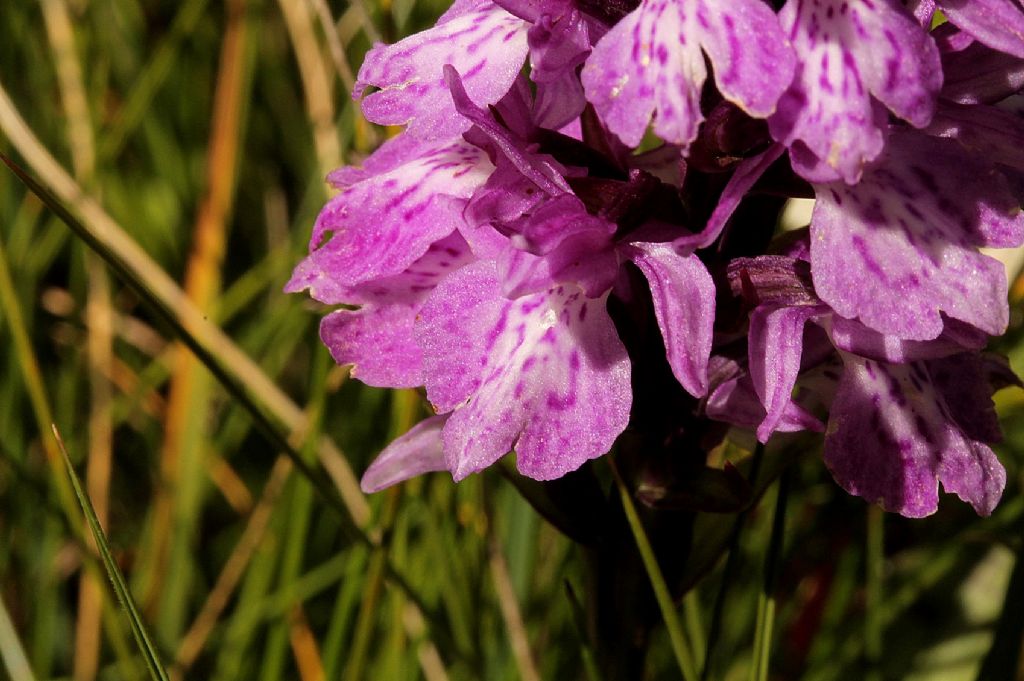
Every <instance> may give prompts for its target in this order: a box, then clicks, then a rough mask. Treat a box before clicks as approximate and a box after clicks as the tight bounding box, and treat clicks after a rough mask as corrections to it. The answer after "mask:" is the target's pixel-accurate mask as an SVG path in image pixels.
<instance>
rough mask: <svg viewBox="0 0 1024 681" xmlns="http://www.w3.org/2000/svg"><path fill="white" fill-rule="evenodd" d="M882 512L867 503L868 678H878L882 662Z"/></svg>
mask: <svg viewBox="0 0 1024 681" xmlns="http://www.w3.org/2000/svg"><path fill="white" fill-rule="evenodd" d="M884 533H885V512H884V511H883V510H882V509H881V508H880V507H878V506H874V505H872V506H869V507H868V514H867V546H866V549H867V551H866V559H867V571H866V572H867V574H866V577H867V579H866V584H865V588H864V596H865V603H864V656H865V657H866V658H867V664H868V675H867V681H881V679H882V672H881V663H882V630H883V626H882V621H881V614H882V612H881V611H882V603H883V593H882V575H883V572H884V567H885V534H884Z"/></svg>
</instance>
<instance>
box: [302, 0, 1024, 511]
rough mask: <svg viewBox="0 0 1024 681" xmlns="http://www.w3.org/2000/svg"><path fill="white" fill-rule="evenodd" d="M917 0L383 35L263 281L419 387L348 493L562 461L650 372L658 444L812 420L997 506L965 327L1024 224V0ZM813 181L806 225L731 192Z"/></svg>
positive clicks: (915, 483)
mask: <svg viewBox="0 0 1024 681" xmlns="http://www.w3.org/2000/svg"><path fill="white" fill-rule="evenodd" d="M938 7H939V8H941V9H942V10H943V13H944V14H945V16H947V17H948V18H949V20H950V22H951V25H944V26H941V27H939V28H938V29H936V30H933V31H930V30H928V29H929V27H930V25H931V21H932V15H933V13H934V11H935V8H936V4H935V3H933V2H931V1H930V0H922V1H921V2H916V3H911V4H910V5H908V6H904V5H903V4H901V3H899V2H897V1H896V0H873V1H872V2H870V3H869V2H863V3H848V2H844V1H842V0H817V1H814V2H811V1H810V0H787V2H786V3H785V5H784V6H783V7H782V9H781V11H779V12H778V13H776V12H775V11H773V10H772V8H771V7H770V6H769V4H768V3H766V2H763V1H762V0H727V1H726V0H721V1H718V2H711V1H710V0H699V1H695V2H684V1H683V0H640V2H639V4H634V3H631V2H600V1H598V0H498V1H497V2H493V1H492V0H457V2H456V3H455V4H454V5H453V6H452V8H451V9H450V10H449V11H448V12H447V13H445V15H444V16H442V17H441V18H440V19H439V20H438V22H437V24H436V25H435V26H434V27H433V28H430V29H428V30H426V31H424V32H422V33H420V34H417V35H414V36H411V37H409V38H406V39H404V40H402V41H400V42H398V43H396V44H394V45H390V46H384V45H378V46H375V47H374V48H373V50H372V51H371V52H370V54H369V55H368V56H367V59H366V62H365V63H364V65H363V67H362V68H361V69H360V72H359V79H358V81H359V82H358V84H357V87H356V92H355V93H354V94H355V95H356V96H357V97H358V96H363V95H365V97H364V98H363V102H362V106H363V111H364V113H365V115H366V116H367V118H368V119H370V120H371V121H373V122H377V123H382V124H388V125H405V126H406V130H405V131H404V132H403V133H402V134H401V135H399V136H398V137H397V138H395V139H393V140H391V141H389V142H388V143H387V144H385V145H384V146H383V147H382V148H381V149H380V150H378V151H377V152H376V153H374V154H373V155H372V156H370V157H369V158H368V159H367V160H366V161H365V163H364V164H363V166H362V168H345V169H340V170H339V171H336V172H335V173H333V174H332V176H331V181H332V183H334V185H335V186H336V187H337V188H339V189H340V190H341V191H340V193H339V194H338V195H337V196H336V197H335V198H333V199H332V200H331V201H330V202H329V203H328V204H327V206H326V207H325V208H324V210H323V211H322V213H321V215H320V217H319V218H318V220H317V223H316V226H315V228H314V231H313V235H312V238H311V241H310V254H309V256H308V257H307V258H306V259H305V260H304V261H303V262H302V263H300V264H299V266H298V267H297V268H296V270H295V273H294V275H293V277H292V280H291V281H290V282H289V284H288V286H287V290H289V291H299V290H303V289H308V290H309V291H310V294H311V295H312V297H314V298H316V299H317V300H320V301H321V302H324V303H326V304H328V305H345V306H347V307H345V308H344V309H339V310H336V311H333V312H331V313H330V314H329V315H328V316H327V317H326V318H325V319H324V321H323V323H322V326H321V337H322V338H323V340H324V342H325V343H326V344H327V346H328V347H329V348H330V349H331V352H332V354H333V356H334V358H335V359H336V360H337V361H338V362H339V363H348V364H353V365H354V368H353V375H354V376H356V377H358V378H360V379H362V380H363V381H365V382H367V383H369V384H371V385H378V386H394V387H420V386H422V387H423V388H424V389H425V392H426V396H427V399H428V400H429V401H430V403H431V404H432V405H433V407H434V409H435V411H436V415H435V416H432V417H430V418H428V419H426V420H425V421H423V422H422V423H420V424H419V425H417V426H416V427H414V428H413V429H412V430H411V431H410V432H409V433H407V434H406V435H404V436H403V437H401V438H399V439H398V440H396V441H395V442H393V443H392V444H391V445H390V446H389V447H388V448H387V449H386V450H385V451H384V452H383V453H382V454H381V455H380V457H378V459H377V460H376V461H375V462H374V463H373V465H372V466H371V467H370V468H369V470H368V471H367V472H366V475H365V476H364V479H363V487H364V489H365V490H367V491H374V490H377V489H381V488H383V487H386V486H388V485H391V484H395V483H397V482H400V481H402V480H404V479H407V478H408V477H411V476H413V475H418V474H420V473H424V472H428V471H442V470H445V471H449V472H450V473H451V474H452V475H453V476H454V478H455V479H456V480H459V479H462V478H464V477H465V476H467V475H470V474H472V473H474V472H477V471H480V470H482V469H484V468H486V467H487V466H489V465H491V464H492V463H494V462H495V461H496V460H497V459H499V458H500V457H502V456H503V455H504V454H506V453H507V452H509V451H515V453H516V456H517V465H518V468H519V470H520V472H521V473H523V474H524V475H527V476H529V477H532V478H535V479H538V480H550V479H553V478H557V477H560V476H563V475H565V474H566V473H568V472H570V471H572V470H575V469H576V468H578V467H579V466H581V465H582V464H583V463H585V462H586V461H588V460H590V459H593V458H595V457H598V456H601V455H602V454H604V453H606V452H607V451H609V450H610V449H611V448H612V447H613V445H614V444H615V442H616V439H617V438H618V437H619V435H620V434H621V433H622V432H623V431H624V430H625V429H626V428H627V427H629V426H630V425H633V426H635V427H638V428H648V427H652V428H653V427H655V426H653V425H651V424H652V423H655V421H656V419H650V418H647V415H646V414H642V413H638V412H637V408H638V407H637V405H638V404H643V405H646V406H650V405H649V397H648V396H647V395H646V394H645V393H644V392H642V391H644V390H646V389H648V388H647V383H649V382H650V377H651V376H652V372H657V371H661V372H662V373H663V374H664V376H666V377H668V378H670V379H671V380H670V381H669V382H668V383H665V382H661V381H658V382H656V383H657V385H658V386H659V388H658V389H659V390H663V389H671V390H675V389H676V388H678V395H677V398H678V399H675V400H674V401H670V402H671V404H673V405H676V406H677V408H678V409H680V410H681V411H680V413H679V415H678V417H677V420H678V422H679V423H678V424H675V425H673V424H668V425H667V426H664V427H665V430H664V432H662V433H660V434H659V435H657V436H653V435H652V437H651V438H649V439H650V440H651V441H668V440H671V439H672V438H677V437H679V436H680V433H685V432H686V429H687V428H692V427H693V426H692V424H693V423H694V422H695V421H696V420H699V419H701V418H705V419H706V418H711V419H716V420H721V421H726V422H728V423H731V424H733V425H735V426H738V427H742V428H750V429H752V430H754V431H755V432H756V435H757V437H758V438H759V439H760V440H761V441H762V442H768V441H769V440H770V439H771V438H772V437H773V436H774V434H775V433H777V432H794V431H799V430H808V431H822V430H824V431H825V436H824V447H825V452H824V457H825V462H826V464H827V466H828V467H829V469H830V470H831V471H832V473H833V475H834V477H835V479H836V480H837V482H838V483H839V484H840V485H841V486H842V487H843V488H844V489H846V490H847V491H849V492H851V493H852V494H857V495H860V496H863V497H865V498H866V499H868V500H869V501H871V502H877V503H880V504H881V505H882V506H883V507H884V508H886V509H888V510H892V511H895V512H899V513H902V514H903V515H907V516H915V517H916V516H921V515H927V514H929V513H931V512H933V511H934V510H935V508H936V505H937V503H938V489H939V487H940V485H941V486H942V487H943V488H945V489H946V490H947V491H950V492H954V493H956V494H957V495H959V496H960V497H961V498H962V499H964V500H965V501H967V502H968V503H970V504H971V505H972V506H973V507H974V508H975V509H976V510H977V511H978V512H979V513H981V514H987V513H990V512H991V510H992V508H993V506H994V504H995V503H996V501H997V500H998V498H999V496H1000V494H1001V491H1002V488H1003V485H1004V483H1005V472H1004V471H1003V469H1002V467H1001V466H1000V465H999V462H998V461H997V460H996V458H995V456H994V454H993V453H992V450H991V449H990V448H989V445H990V444H991V443H993V442H995V441H997V440H998V438H999V428H998V424H997V422H996V420H995V415H994V411H993V409H992V404H991V394H992V392H993V390H995V389H998V388H1000V387H1004V386H1006V385H1011V384H1014V383H1015V382H1016V379H1015V377H1013V376H1012V373H1010V372H1009V371H1008V369H1007V368H1006V367H1005V365H1003V364H1000V363H998V362H997V361H995V360H993V359H992V357H991V356H990V355H988V354H985V353H984V352H983V348H984V346H985V343H986V341H987V339H988V337H989V336H993V335H999V334H1001V333H1003V332H1004V331H1005V329H1006V327H1007V324H1008V320H1009V309H1008V305H1007V300H1006V297H1007V282H1006V278H1005V274H1004V271H1003V267H1002V265H1001V264H999V263H998V262H997V261H995V260H994V259H992V258H991V257H989V256H988V255H985V254H983V253H982V252H981V251H980V250H979V249H981V248H983V247H984V248H1009V247H1018V246H1020V244H1021V243H1022V242H1024V212H1022V210H1021V194H1022V188H1024V154H1022V153H1021V149H1024V118H1022V117H1021V116H1020V113H1019V107H1017V106H1016V105H1015V102H1016V101H1017V99H1018V97H1019V93H1020V91H1021V89H1022V88H1024V43H1022V42H1021V38H1020V36H1021V35H1024V31H1022V30H1018V28H1020V27H1024V10H1022V8H1021V6H1020V5H1019V2H1018V0H956V1H954V0H945V1H944V2H939V3H938ZM524 63H526V64H527V65H528V68H527V70H526V72H525V73H523V72H522V71H523V65H524ZM708 65H710V67H711V69H712V74H711V75H712V77H711V78H709V77H708V76H709V73H708ZM371 87H372V88H376V90H375V91H372V92H369V94H366V93H367V92H368V88H371ZM649 128H650V130H651V131H653V133H654V134H655V135H656V136H658V137H660V138H661V140H662V142H663V143H662V144H661V145H660V146H655V147H654V148H653V149H652V148H650V142H651V138H650V137H649V136H648V132H649V130H648V129H649ZM811 195H813V196H814V197H815V199H816V206H815V209H814V212H813V216H812V219H811V224H810V227H809V230H808V232H807V237H806V238H805V239H798V240H796V241H794V240H793V239H792V237H791V236H787V235H775V234H774V233H773V232H774V224H773V223H774V214H772V213H767V214H759V213H757V212H756V211H752V210H751V206H754V205H758V206H761V205H773V206H774V209H773V210H775V211H777V210H778V207H779V206H780V205H781V202H780V201H779V200H778V199H774V198H772V197H776V196H783V197H796V196H801V197H807V196H811ZM773 201H774V202H775V203H772V202H773ZM787 243H788V244H789V245H788V246H785V244H787ZM769 253H772V255H769ZM780 253H781V254H780ZM716 281H717V282H718V283H719V284H721V283H724V282H725V281H728V282H729V283H730V285H731V286H732V287H733V290H734V293H736V294H737V295H739V296H741V297H742V298H743V299H744V300H745V301H746V302H747V305H748V308H746V310H747V312H749V319H748V317H747V316H746V314H747V312H743V311H741V312H737V309H738V308H736V306H735V304H734V303H730V302H728V301H729V300H730V297H729V296H728V295H724V294H723V292H722V291H721V290H716ZM717 288H718V289H721V287H720V286H719V287H717ZM648 311H649V312H648ZM645 315H646V317H645ZM644 319H646V320H648V321H647V322H646V323H647V325H648V326H649V327H650V331H647V330H643V329H641V330H640V331H639V332H638V331H637V330H635V329H630V328H626V327H627V326H628V325H629V324H641V325H642V324H643V323H645V322H643V321H642V320H644ZM638 320H640V321H638ZM738 328H739V329H744V330H745V331H746V333H747V335H746V337H745V340H744V336H743V335H742V333H741V332H738V331H737V329H738ZM651 331H652V332H651ZM645 334H646V335H645ZM738 334H739V335H738ZM650 339H654V342H653V343H652V342H650ZM744 343H745V347H746V357H745V358H743V357H738V356H737V351H736V348H737V347H739V348H740V352H742V348H743V347H744V345H743V344H744ZM655 345H656V346H657V347H659V348H660V349H659V350H658V352H655V353H653V355H656V356H652V354H651V353H650V351H651V348H653V347H655ZM654 367H659V368H657V369H655V368H654ZM669 373H671V376H669ZM645 382H646V383H645ZM666 386H669V387H668V388H666ZM637 391H641V392H637ZM645 400H647V401H645ZM646 406H641V407H640V409H641V410H642V409H644V408H646ZM826 414H827V417H826ZM684 422H685V423H686V424H688V425H686V426H685V427H683V426H681V425H679V424H682V423H684ZM826 422H827V427H826ZM657 427H662V426H657ZM715 432H718V431H715ZM659 438H661V439H660V440H659ZM693 450H694V448H693V447H689V448H688V449H687V451H693ZM673 451H675V450H673ZM698 465H703V463H702V462H701V463H699V464H698Z"/></svg>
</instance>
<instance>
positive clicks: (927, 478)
mask: <svg viewBox="0 0 1024 681" xmlns="http://www.w3.org/2000/svg"><path fill="white" fill-rule="evenodd" d="M843 359H844V363H845V370H844V372H843V377H842V379H841V380H840V384H839V390H838V392H837V393H836V397H835V401H834V402H833V404H832V408H831V411H830V417H829V424H828V431H827V434H826V437H825V462H826V464H827V465H828V466H829V468H830V469H831V471H832V474H833V476H835V479H836V481H837V482H838V483H839V484H840V485H841V486H842V487H843V488H844V489H846V490H847V491H848V492H850V493H851V494H855V495H858V496H861V497H864V498H865V499H867V500H868V501H871V502H875V503H878V504H880V505H881V506H882V507H883V508H884V509H886V510H888V511H894V512H897V513H900V514H902V515H904V516H907V517H912V518H918V517H923V516H927V515H930V514H932V513H934V512H935V510H936V508H937V507H938V486H939V483H940V482H941V483H942V486H943V487H944V488H945V489H946V491H947V492H953V493H956V494H957V495H958V496H959V497H960V498H961V499H963V500H964V501H966V502H968V503H970V504H971V505H972V506H973V507H974V509H975V510H976V511H977V512H978V513H979V514H981V515H988V514H989V513H991V512H992V509H993V508H994V507H995V505H996V503H997V502H998V500H999V497H1000V495H1001V494H1002V490H1003V487H1004V485H1005V482H1006V473H1005V471H1004V470H1003V467H1002V465H1001V464H1000V463H999V461H998V460H997V459H996V457H995V455H994V454H993V453H992V450H991V449H989V448H988V446H987V445H985V444H984V443H982V442H978V441H976V440H973V439H971V438H970V437H968V436H967V435H965V434H964V432H963V431H962V430H961V429H960V428H959V427H958V426H957V424H956V423H955V422H954V421H953V420H952V419H951V417H950V416H949V414H948V407H947V405H946V403H945V402H944V400H943V398H942V396H941V395H940V393H939V392H938V391H937V390H936V389H935V385H934V382H933V380H932V378H931V376H930V373H929V369H928V367H927V366H926V365H925V364H924V363H915V364H906V365H895V364H882V363H878V362H873V361H871V360H865V359H860V358H857V357H854V356H852V355H844V358H843Z"/></svg>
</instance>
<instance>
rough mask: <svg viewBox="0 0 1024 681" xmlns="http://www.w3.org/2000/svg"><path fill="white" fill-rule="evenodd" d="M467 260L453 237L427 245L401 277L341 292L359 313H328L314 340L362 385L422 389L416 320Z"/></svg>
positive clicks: (464, 247)
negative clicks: (428, 300)
mask: <svg viewBox="0 0 1024 681" xmlns="http://www.w3.org/2000/svg"><path fill="white" fill-rule="evenodd" d="M472 260H473V257H472V255H471V254H470V252H469V246H468V245H467V244H466V242H465V240H463V238H462V237H461V236H460V235H459V234H458V233H455V234H452V235H449V236H447V237H445V238H444V239H442V240H441V241H438V242H436V243H434V244H432V245H431V246H430V248H429V249H428V250H427V252H426V253H425V254H424V255H423V257H421V258H420V259H419V260H417V261H416V262H414V263H413V264H412V265H411V266H410V267H409V269H407V270H406V271H405V272H402V273H401V274H397V275H393V276H391V277H384V278H381V279H376V280H374V281H371V282H367V283H365V284H361V285H358V286H354V287H351V288H349V289H347V290H346V291H345V292H344V294H343V295H344V298H345V302H347V303H349V304H352V305H361V306H362V307H361V308H360V309H358V310H338V311H336V312H333V313H331V314H330V315H328V316H327V317H325V318H324V320H323V322H322V323H321V324H320V338H321V339H322V340H323V342H324V345H326V346H327V348H328V349H329V350H330V351H331V356H333V357H334V361H335V362H337V363H338V364H352V365H354V366H353V368H352V375H353V376H354V377H355V378H358V379H359V380H361V381H362V382H363V383H366V384H367V385H373V386H378V387H389V388H412V387H415V386H419V385H423V359H422V352H421V350H420V347H419V345H418V344H417V342H416V338H415V334H414V331H413V329H414V325H415V322H416V316H417V315H418V314H419V310H420V307H421V306H422V304H423V301H424V300H425V299H426V297H427V296H428V295H429V294H430V292H431V291H432V290H433V289H434V287H435V286H437V284H438V282H440V281H441V279H443V278H444V277H445V276H446V275H447V274H448V273H449V272H452V271H454V270H456V269H458V268H460V267H462V266H463V265H466V264H468V263H469V262H471V261H472Z"/></svg>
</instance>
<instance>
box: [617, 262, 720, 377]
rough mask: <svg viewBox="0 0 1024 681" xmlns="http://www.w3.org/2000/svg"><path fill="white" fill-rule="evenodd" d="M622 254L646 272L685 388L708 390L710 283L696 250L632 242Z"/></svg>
mask: <svg viewBox="0 0 1024 681" xmlns="http://www.w3.org/2000/svg"><path fill="white" fill-rule="evenodd" d="M627 254H628V256H629V258H630V259H631V260H632V261H633V262H634V263H635V264H636V266H637V267H639V268H640V271H642V272H643V273H644V276H645V277H647V282H648V284H649V285H650V288H651V298H652V299H653V301H654V313H655V316H656V317H657V319H658V328H660V329H661V335H662V338H664V341H665V350H666V353H667V356H668V362H669V365H670V366H671V367H672V373H673V374H674V375H675V377H676V379H678V381H679V383H680V384H681V385H682V386H683V387H684V388H686V391H687V392H689V393H690V394H691V395H693V396H695V397H702V396H703V395H705V394H707V391H708V357H709V356H710V354H711V336H712V327H713V325H714V319H715V284H714V282H713V281H712V280H711V275H710V274H708V271H707V269H706V268H705V267H704V263H702V262H701V261H700V259H699V258H697V256H695V255H686V256H683V255H679V254H678V253H676V252H675V251H674V250H673V249H672V247H671V246H670V245H669V244H659V243H633V244H631V245H630V247H629V249H628V251H627Z"/></svg>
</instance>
